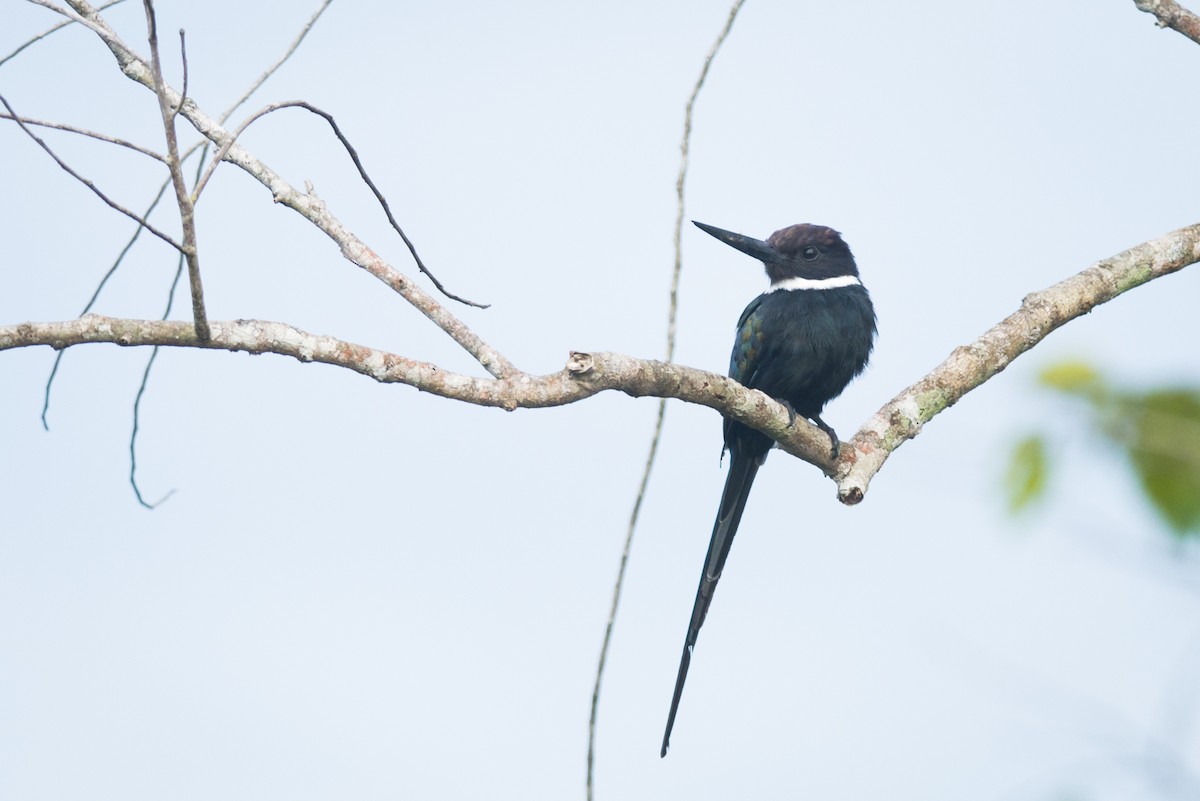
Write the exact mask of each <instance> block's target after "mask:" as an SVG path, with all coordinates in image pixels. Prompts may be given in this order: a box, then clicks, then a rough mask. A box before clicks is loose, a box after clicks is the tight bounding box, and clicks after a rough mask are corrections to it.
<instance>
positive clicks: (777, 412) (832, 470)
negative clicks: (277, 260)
mask: <svg viewBox="0 0 1200 801" xmlns="http://www.w3.org/2000/svg"><path fill="white" fill-rule="evenodd" d="M1197 261H1200V223H1197V224H1195V225H1190V226H1187V227H1186V228H1180V229H1178V230H1176V231H1172V232H1171V233H1169V234H1166V235H1164V236H1161V237H1159V238H1157V239H1154V240H1151V241H1149V242H1146V243H1144V244H1141V245H1138V246H1137V247H1134V248H1130V249H1129V250H1126V251H1124V252H1122V253H1118V254H1116V255H1115V256H1112V257H1110V258H1108V259H1104V260H1103V261H1100V262H1097V263H1096V264H1094V265H1092V266H1091V267H1088V268H1087V269H1086V270H1083V271H1082V272H1080V273H1078V274H1076V275H1073V276H1071V277H1070V278H1067V279H1066V280H1063V281H1060V282H1058V283H1057V284H1054V285H1053V286H1050V287H1047V288H1046V289H1044V290H1042V291H1040V292H1035V293H1033V294H1031V295H1028V296H1027V297H1026V298H1025V300H1024V301H1023V302H1022V303H1021V306H1020V308H1019V309H1017V310H1016V311H1015V312H1013V313H1012V314H1011V315H1009V316H1008V317H1006V318H1005V319H1004V320H1002V321H1001V322H999V323H998V324H996V325H995V326H993V327H992V328H990V329H989V330H987V331H986V332H984V333H983V334H982V335H981V336H980V337H979V338H978V339H976V340H975V341H974V342H971V343H969V344H967V345H963V346H961V347H959V348H956V349H955V350H954V352H953V353H951V354H950V356H949V357H948V358H947V359H946V360H945V361H944V362H942V364H940V365H938V366H937V367H936V368H934V370H932V371H931V372H930V373H929V374H927V375H926V376H924V377H923V378H921V379H920V380H918V381H917V382H915V383H914V384H912V385H911V386H909V387H908V388H907V389H905V390H904V391H902V392H901V393H900V394H898V395H897V396H896V397H895V398H893V399H892V400H891V401H889V402H888V403H886V404H884V406H883V407H882V408H880V409H879V411H877V412H876V413H875V414H874V415H872V416H871V417H870V418H869V419H868V420H867V421H866V422H865V423H864V424H863V425H862V426H861V427H860V428H859V430H858V432H857V433H855V434H854V436H853V437H851V438H850V441H849V442H848V443H844V444H843V447H842V449H841V454H840V456H839V458H838V459H837V461H831V460H830V459H829V442H828V439H827V438H826V436H825V434H824V433H822V432H821V431H820V430H819V429H817V428H816V427H815V426H813V425H811V424H809V423H807V422H806V421H803V420H796V421H795V422H794V423H793V422H791V421H789V413H788V410H787V409H786V408H785V407H784V406H782V405H781V404H779V403H777V402H776V401H774V400H773V399H771V398H768V397H767V396H766V395H764V394H763V393H761V392H759V391H757V390H750V389H746V388H745V387H743V386H742V385H740V384H738V383H737V382H736V381H734V380H733V379H730V378H726V377H725V376H721V375H717V374H715V373H709V372H706V371H703V370H697V369H695V368H691V367H682V366H679V365H674V364H667V363H665V362H658V361H651V360H645V359H637V358H634V357H632V356H625V355H622V354H616V353H574V354H572V355H571V358H570V360H569V362H568V363H567V366H566V367H565V368H564V369H563V370H562V371H560V372H558V373H553V374H551V375H544V376H537V375H531V374H529V373H524V372H520V371H517V370H512V371H510V372H508V373H507V374H506V375H504V376H496V377H494V378H481V377H475V376H469V375H464V374H461V373H454V372H450V371H448V370H443V369H442V368H441V367H439V366H437V365H435V364H430V363H428V362H421V361H417V360H414V359H409V358H407V357H405V356H401V355H398V354H395V353H389V352H387V351H381V350H377V349H375V348H370V347H367V346H364V345H358V344H354V343H351V342H345V341H343V340H339V339H336V338H334V337H329V336H317V335H314V334H310V333H308V332H305V331H302V330H300V329H298V328H295V327H293V326H290V325H286V324H284V323H274V322H264V321H256V320H238V321H232V322H213V323H211V327H212V339H211V340H209V341H206V342H202V341H201V340H200V339H199V338H197V336H196V333H195V331H194V329H193V327H192V326H191V325H189V324H187V323H180V322H164V321H150V320H120V319H114V318H109V317H99V316H94V315H89V316H86V317H82V318H80V319H78V320H69V321H66V322H51V323H21V324H18V325H10V326H2V327H0V350H7V349H10V348H18V347H29V346H32V345H48V346H50V347H53V348H56V349H61V348H67V347H72V346H74V345H81V344H85V343H92V342H109V343H114V344H118V345H124V346H133V345H140V346H146V345H159V346H174V347H207V348H217V349H224V350H232V351H244V352H247V353H277V354H279V355H281V356H290V357H292V358H295V359H298V360H300V361H304V362H313V361H315V362H322V363H324V364H331V365H336V366H339V367H344V368H346V369H348V370H353V371H355V372H357V373H361V374H362V375H366V376H369V377H371V378H373V379H375V380H376V381H380V382H383V383H400V384H407V385H409V386H412V387H415V388H417V389H419V390H421V391H423V392H431V393H434V394H436V395H440V396H442V397H445V398H451V399H454V400H459V401H463V402H465V403H473V404H476V405H480V406H496V407H499V408H503V409H508V410H512V409H518V408H528V409H533V408H544V407H548V406H562V405H565V404H568V403H575V402H577V401H581V400H584V399H585V398H588V397H591V396H592V395H595V394H597V393H599V392H603V391H605V390H619V391H621V392H624V393H626V394H627V395H631V396H634V397H658V398H677V399H679V400H682V401H686V402H688V403H697V404H700V405H703V406H708V407H709V408H711V409H715V410H717V411H718V412H720V413H721V414H724V415H726V416H728V417H732V418H733V419H735V420H738V421H739V422H742V423H745V424H747V425H750V426H753V427H755V428H757V429H759V430H760V431H763V432H765V433H767V434H769V435H770V436H772V437H774V438H775V439H776V440H777V441H778V443H779V447H780V448H781V449H783V450H785V451H787V452H788V453H791V454H793V455H794V456H798V457H800V458H801V459H803V460H805V461H806V462H809V463H811V464H813V465H816V466H817V467H820V468H821V470H822V471H824V472H825V474H826V475H828V476H829V477H830V478H832V479H833V480H834V481H835V482H836V484H837V488H838V499H839V500H841V501H842V503H845V504H856V503H858V502H859V501H861V500H862V499H863V497H864V496H865V494H866V491H867V487H868V485H869V484H870V482H871V479H872V478H873V477H874V476H875V474H876V473H878V472H879V470H880V469H881V468H882V467H883V464H884V462H885V461H886V460H887V458H888V456H890V455H891V454H892V452H893V451H895V450H896V449H897V448H899V447H900V446H901V445H903V444H904V443H905V442H906V441H907V440H910V439H912V438H913V437H915V436H917V434H919V433H920V431H921V428H922V427H923V426H924V425H925V424H926V423H927V422H929V421H930V420H932V419H933V418H934V417H936V416H937V415H938V414H939V413H941V412H942V411H944V410H946V409H947V408H949V407H950V406H953V405H954V404H955V403H957V402H958V401H959V400H960V399H961V398H962V397H963V396H964V395H966V394H967V393H968V392H970V391H971V390H972V389H975V388H976V387H978V386H980V385H981V384H983V383H984V382H986V381H987V380H988V379H990V378H991V377H993V376H995V375H996V374H998V373H999V372H1001V371H1002V370H1004V369H1005V368H1006V367H1007V366H1008V365H1009V364H1011V363H1012V361H1013V359H1015V358H1017V357H1018V356H1020V355H1021V354H1022V353H1024V352H1025V351H1027V350H1029V349H1030V348H1032V347H1033V346H1034V345H1036V344H1037V343H1038V342H1040V341H1041V340H1042V339H1044V338H1045V337H1046V336H1047V335H1048V334H1049V333H1050V332H1051V331H1053V330H1055V329H1056V328H1058V327H1060V326H1062V325H1064V324H1065V323H1067V322H1069V321H1070V320H1073V319H1074V318H1076V317H1079V316H1081V315H1084V314H1087V313H1088V312H1090V311H1091V310H1092V309H1094V308H1095V307H1096V306H1099V305H1100V304H1102V303H1106V302H1108V301H1110V300H1112V299H1113V298H1115V297H1117V296H1118V295H1120V294H1122V293H1124V292H1127V291H1129V290H1130V289H1133V288H1134V287H1137V286H1141V285H1142V284H1144V283H1146V282H1147V281H1151V280H1154V279H1156V278H1160V277H1162V276H1164V275H1168V274H1170V273H1173V272H1176V271H1178V270H1180V269H1183V268H1184V267H1186V266H1188V265H1190V264H1195V263H1196V262H1197Z"/></svg>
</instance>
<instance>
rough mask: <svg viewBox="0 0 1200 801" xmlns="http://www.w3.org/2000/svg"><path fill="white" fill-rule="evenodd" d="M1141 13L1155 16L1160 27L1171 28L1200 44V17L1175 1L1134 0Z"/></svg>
mask: <svg viewBox="0 0 1200 801" xmlns="http://www.w3.org/2000/svg"><path fill="white" fill-rule="evenodd" d="M1133 4H1134V5H1135V6H1137V7H1138V10H1139V11H1145V12H1146V13H1147V14H1153V15H1154V16H1155V18H1156V19H1157V21H1158V22H1157V24H1158V27H1160V28H1171V29H1173V30H1176V31H1178V32H1179V33H1182V34H1183V35H1184V36H1186V37H1187V38H1189V39H1191V40H1192V41H1193V42H1195V43H1196V44H1200V16H1197V15H1196V14H1194V13H1193V12H1191V11H1188V10H1187V9H1186V8H1184V7H1183V6H1181V5H1179V3H1176V2H1175V0H1133Z"/></svg>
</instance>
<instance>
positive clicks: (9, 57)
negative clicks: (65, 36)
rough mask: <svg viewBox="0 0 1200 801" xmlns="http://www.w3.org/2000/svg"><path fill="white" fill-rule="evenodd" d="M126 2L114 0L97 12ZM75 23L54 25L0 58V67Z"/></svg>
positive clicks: (64, 22) (70, 20) (71, 21)
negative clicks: (31, 46) (26, 49)
mask: <svg viewBox="0 0 1200 801" xmlns="http://www.w3.org/2000/svg"><path fill="white" fill-rule="evenodd" d="M124 2H125V0H112V2H109V3H105V4H104V5H102V6H100V8H98V9H96V10H97V11H103V10H104V9H106V8H111V7H113V6H115V5H116V4H117V3H124ZM59 13H62V12H61V11H60V12H59ZM73 22H75V20H73V19H67V20H64V21H62V22H60V23H58V24H57V25H53V26H51V27H50V28H48V29H46V30H44V31H42V32H41V33H39V34H38V35H37V36H35V37H33V38H32V39H30V40H29V41H27V42H25V43H24V44H23V45H21V46H20V47H18V48H17V49H16V50H14V51H12V52H11V53H9V54H8V55H7V56H5V57H4V58H0V67H3V66H4V64H5V62H8V61H10V60H12V59H14V58H16V57H17V55H19V54H20V53H21V51H23V50H24V49H25V48H27V47H29V46H30V45H33V44H36V43H38V42H40V41H41V40H43V39H45V38H46V37H47V36H49V35H50V34H52V33H54V32H55V31H60V30H62V29H63V28H65V27H67V26H68V25H70V24H71V23H73Z"/></svg>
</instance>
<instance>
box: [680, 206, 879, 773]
mask: <svg viewBox="0 0 1200 801" xmlns="http://www.w3.org/2000/svg"><path fill="white" fill-rule="evenodd" d="M696 226H697V227H699V228H700V230H702V231H704V232H705V233H708V234H711V235H712V236H714V237H716V238H717V239H719V240H721V241H722V242H724V243H725V244H727V245H730V246H732V247H735V248H737V249H738V250H740V251H741V252H743V253H745V254H747V255H750V256H753V257H754V258H756V259H758V260H759V261H761V262H762V263H763V266H764V267H766V270H767V277H768V278H769V279H770V281H771V286H770V287H768V289H767V291H766V292H763V293H762V294H761V295H759V296H758V297H756V298H755V299H754V300H752V301H750V305H749V306H747V307H746V309H745V311H743V312H742V316H741V318H740V319H739V320H738V324H737V336H736V338H735V339H734V342H733V354H732V355H731V356H730V358H729V377H730V378H733V379H734V380H736V381H737V382H738V383H740V384H742V385H744V386H746V387H749V388H751V389H757V390H761V391H762V392H764V393H766V394H767V395H769V396H771V397H772V398H775V399H776V400H777V401H779V402H780V403H782V404H783V405H784V406H786V407H787V408H788V410H789V412H790V413H791V414H792V415H793V420H794V419H795V416H800V417H805V418H808V419H809V420H811V421H813V422H814V423H815V424H816V425H817V427H818V428H820V429H821V430H822V431H824V432H825V433H826V434H828V435H829V439H830V442H831V443H832V455H833V457H834V458H836V457H837V453H838V438H837V434H836V433H834V430H833V429H832V428H831V427H830V426H829V425H828V424H827V423H826V422H825V421H824V420H822V419H821V412H822V410H824V408H825V404H826V403H828V402H829V401H830V400H832V399H833V398H836V397H837V396H838V395H840V394H841V392H842V390H843V389H845V388H846V385H847V384H849V383H850V381H851V379H853V378H854V377H855V376H856V375H858V374H859V373H861V372H862V370H863V368H864V367H866V365H867V359H868V357H869V356H870V355H871V348H872V346H873V344H874V342H875V309H874V307H873V306H872V305H871V296H870V295H869V294H868V293H867V290H866V288H865V287H864V286H863V285H862V281H860V280H859V277H858V267H857V265H855V263H854V255H853V254H852V253H851V252H850V248H849V246H848V245H847V244H846V243H845V241H844V240H843V239H842V237H841V234H839V233H838V232H837V231H835V230H833V229H832V228H826V227H825V226H823V225H793V226H791V227H789V228H784V229H782V230H780V231H776V232H775V233H773V234H771V236H770V237H769V238H768V239H767V241H766V242H763V241H761V240H759V239H752V238H751V237H748V236H743V235H742V234H735V233H733V232H731V231H724V230H722V229H720V228H714V227H713V226H711V225H704V224H703V223H696ZM774 444H775V442H774V440H773V439H771V437H769V436H767V435H766V434H763V433H762V432H760V431H756V430H755V429H753V428H750V427H749V426H746V425H743V424H742V423H739V422H737V421H735V420H730V419H728V418H726V419H725V448H726V449H728V451H729V474H728V475H727V476H726V478H725V491H724V492H723V493H721V505H720V506H719V507H718V510H717V520H716V522H715V523H714V524H713V531H712V539H711V540H710V541H709V544H708V556H707V557H706V558H705V560H704V572H703V573H702V574H701V575H700V587H699V588H698V589H697V590H696V601H695V604H694V605H693V606H692V618H691V620H690V621H689V622H688V630H687V639H685V640H684V643H683V658H682V659H681V660H680V662H679V675H678V677H677V678H676V679H675V694H674V696H672V698H671V712H670V714H669V715H668V716H667V730H666V733H665V734H663V742H662V756H666V755H667V746H668V744H669V743H670V740H671V728H672V727H673V726H674V725H675V713H676V711H678V709H679V697H680V695H681V694H682V693H683V683H684V681H685V680H686V679H687V672H688V665H689V664H690V663H691V660H692V649H693V648H694V647H695V646H696V637H697V635H698V634H699V633H700V626H702V625H703V624H704V616H705V615H706V614H707V613H708V607H709V605H710V604H711V603H712V598H713V592H714V591H715V590H716V588H717V581H718V580H719V579H720V578H721V570H722V569H723V568H724V567H725V558H726V557H727V556H729V546H730V545H732V544H733V536H734V534H736V533H737V528H738V523H739V522H741V519H742V511H743V510H744V509H745V508H746V498H747V496H749V494H750V485H751V484H752V483H753V482H754V476H755V474H756V473H757V472H758V468H759V467H760V466H761V465H762V463H763V462H764V461H765V460H766V458H767V452H768V451H769V450H770V449H771V447H772V446H773V445H774Z"/></svg>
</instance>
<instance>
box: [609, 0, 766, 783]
mask: <svg viewBox="0 0 1200 801" xmlns="http://www.w3.org/2000/svg"><path fill="white" fill-rule="evenodd" d="M744 2H745V0H736V2H734V4H733V7H732V8H730V9H729V17H728V18H727V19H726V20H725V27H723V28H722V29H721V33H720V34H719V35H718V36H717V39H716V41H715V42H713V45H712V47H711V48H709V51H708V54H707V55H706V56H705V57H704V66H703V67H702V68H701V69H700V76H699V77H698V78H697V79H696V85H695V86H693V87H692V94H691V95H690V96H689V97H688V101H687V105H686V106H685V107H684V112H683V138H682V141H681V142H680V144H679V154H680V158H679V177H678V178H676V180H675V207H676V214H675V236H674V242H675V266H674V269H673V270H672V271H671V294H670V302H669V303H668V310H667V352H666V359H665V360H666V361H667V362H670V361H672V360H674V358H675V324H676V320H677V318H678V310H679V277H680V274H681V273H682V272H683V244H682V235H683V233H682V232H683V217H684V186H685V181H686V178H687V170H688V150H689V147H690V145H691V139H692V109H693V107H694V106H695V105H696V98H697V97H699V95H700V90H701V88H703V86H704V80H705V79H706V78H707V77H708V69H709V67H710V66H711V65H712V60H713V58H714V57H715V56H716V55H717V51H718V50H720V49H721V45H722V44H723V43H724V42H725V38H726V37H727V36H728V35H729V31H730V30H731V29H732V28H733V22H734V20H736V19H737V15H738V11H740V10H741V8H742V3H744ZM666 415H667V399H666V398H662V399H660V400H659V402H658V414H657V415H656V417H655V420H654V433H653V434H652V435H651V437H650V452H649V453H648V454H646V465H645V467H644V468H643V469H642V480H641V483H640V484H639V485H638V491H637V497H636V498H634V501H633V509H632V510H631V511H630V513H629V526H628V528H627V529H626V531H625V546H624V547H623V548H622V549H621V561H620V563H619V564H618V566H617V580H616V582H615V583H614V585H613V596H612V605H611V606H610V607H609V610H608V622H607V624H605V627H604V639H603V640H602V641H601V644H600V658H599V660H598V661H597V664H596V681H595V683H594V684H593V685H592V709H591V714H590V715H589V717H588V751H587V798H588V801H592V797H593V793H594V788H595V762H596V717H597V715H598V713H599V709H600V685H601V682H602V681H603V679H604V667H605V665H606V664H607V663H608V647H609V644H610V643H611V642H612V632H613V626H614V625H615V624H616V621H617V610H618V608H619V607H620V605H621V591H622V590H623V589H624V587H625V569H626V567H627V566H628V564H629V551H630V549H631V548H632V547H633V535H634V532H635V531H636V530H637V523H638V518H639V517H640V516H641V513H642V501H643V500H645V497H646V489H647V488H648V487H649V486H650V474H651V473H652V472H653V470H654V462H655V460H656V459H657V457H658V445H659V442H660V441H661V440H662V432H663V422H664V420H665V419H666Z"/></svg>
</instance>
